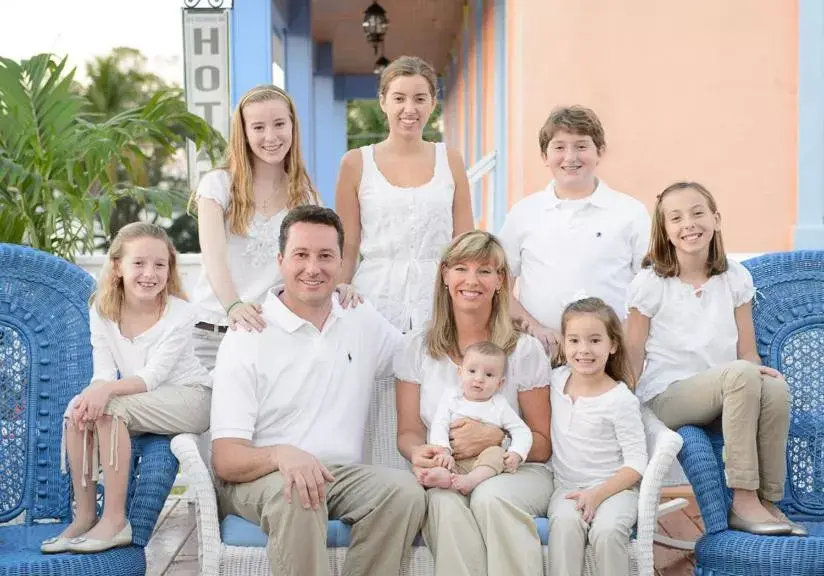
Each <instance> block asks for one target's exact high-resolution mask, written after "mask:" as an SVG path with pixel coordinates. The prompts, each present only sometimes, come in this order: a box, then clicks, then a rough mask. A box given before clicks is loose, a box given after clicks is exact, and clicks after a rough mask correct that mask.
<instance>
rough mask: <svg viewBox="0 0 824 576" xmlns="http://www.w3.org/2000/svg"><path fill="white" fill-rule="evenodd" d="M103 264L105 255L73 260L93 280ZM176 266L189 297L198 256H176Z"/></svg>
mask: <svg viewBox="0 0 824 576" xmlns="http://www.w3.org/2000/svg"><path fill="white" fill-rule="evenodd" d="M105 263H106V255H105V254H93V255H90V256H88V255H83V256H78V257H77V258H76V259H75V264H77V265H78V266H80V267H81V268H83V269H84V270H85V271H86V272H88V273H89V274H91V275H92V276H94V278H95V280H97V279H98V278H99V277H100V271H101V270H102V269H103V264H105ZM177 266H178V270H179V271H180V276H181V278H180V279H181V280H183V288H184V289H185V290H186V293H187V294H188V295H189V296H191V295H192V291H193V290H194V288H195V284H196V283H197V279H198V276H200V254H178V257H177Z"/></svg>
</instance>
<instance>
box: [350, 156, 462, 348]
mask: <svg viewBox="0 0 824 576" xmlns="http://www.w3.org/2000/svg"><path fill="white" fill-rule="evenodd" d="M360 150H361V153H362V155H363V173H362V176H361V182H360V188H359V189H358V202H359V204H360V220H361V242H360V256H361V261H360V264H359V265H358V269H357V271H356V273H355V277H354V279H353V281H352V283H353V285H354V286H355V289H356V290H357V291H358V293H360V294H362V295H363V296H364V297H365V298H367V299H368V300H369V301H370V302H372V304H373V305H375V306H376V307H377V309H378V310H379V311H380V312H381V314H383V315H384V316H385V317H386V319H387V320H389V321H390V322H391V323H392V324H393V325H394V326H395V327H396V328H398V329H399V330H402V331H404V332H407V331H409V330H414V329H418V328H420V327H422V326H423V325H424V324H425V323H426V322H427V321H428V320H429V318H430V317H431V315H432V300H433V297H434V291H435V279H436V277H437V274H438V263H439V262H440V258H441V252H442V251H443V249H444V247H445V246H446V245H447V244H448V243H449V242H450V240H452V198H453V196H454V195H455V182H454V180H453V178H452V171H451V170H450V169H449V159H448V157H447V152H446V145H445V144H443V143H438V144H436V145H435V171H434V174H433V176H432V179H431V180H430V181H429V182H427V183H426V184H424V185H422V186H417V187H411V188H402V187H398V186H393V185H392V184H390V183H389V181H388V180H387V179H386V177H385V176H384V175H383V174H382V173H381V171H380V170H379V169H378V166H377V164H376V163H375V156H374V148H373V147H372V146H365V147H363V148H361V149H360Z"/></svg>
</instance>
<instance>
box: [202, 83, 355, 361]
mask: <svg viewBox="0 0 824 576" xmlns="http://www.w3.org/2000/svg"><path fill="white" fill-rule="evenodd" d="M192 200H193V201H196V202H197V217H198V234H199V237H200V248H201V256H202V259H203V266H202V268H201V273H200V278H199V279H198V283H197V285H196V287H195V289H194V295H193V298H192V300H193V302H194V303H195V304H197V305H198V306H199V307H200V309H201V311H200V314H199V317H198V322H197V324H196V325H195V352H196V353H197V356H198V358H199V359H200V361H201V363H202V364H203V365H204V366H205V367H206V368H207V369H209V370H211V369H212V368H213V367H214V363H215V356H216V354H217V349H218V346H219V345H220V342H221V340H223V335H224V334H225V333H226V330H227V329H228V328H231V329H233V330H234V329H236V328H238V327H239V328H242V329H245V330H258V331H260V330H262V329H263V328H264V326H265V322H264V320H263V317H262V316H261V304H262V303H263V300H264V299H265V296H266V292H267V291H268V290H269V289H270V288H272V287H273V286H274V285H276V284H277V283H278V282H279V278H280V271H279V269H278V264H277V255H278V240H279V236H280V225H281V222H283V217H284V216H286V212H287V211H288V210H290V209H292V208H294V207H296V206H300V205H303V204H317V203H318V195H317V192H316V191H315V188H314V187H313V185H312V182H311V180H310V179H309V175H308V173H307V172H306V167H305V166H304V163H303V157H302V156H301V150H300V129H299V126H298V118H297V113H296V110H295V105H294V103H293V102H292V99H291V98H290V97H289V95H288V94H287V93H286V92H284V91H283V90H281V89H280V88H278V87H277V86H257V87H255V88H252V89H251V90H249V91H248V92H247V93H246V94H244V95H243V97H242V98H241V99H240V102H239V103H238V106H237V108H236V109H235V112H234V114H233V115H232V129H231V135H230V137H229V150H228V154H227V159H226V165H225V166H224V167H223V168H221V169H218V170H213V171H212V172H209V173H208V174H206V175H204V176H203V178H202V179H201V181H200V184H199V185H198V188H197V191H196V192H195V193H194V194H193V196H192ZM339 291H340V292H341V304H343V305H344V306H346V305H348V304H349V302H350V301H351V300H352V299H353V298H355V296H354V295H353V294H351V292H350V291H349V289H348V286H341V287H339Z"/></svg>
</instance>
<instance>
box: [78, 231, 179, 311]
mask: <svg viewBox="0 0 824 576" xmlns="http://www.w3.org/2000/svg"><path fill="white" fill-rule="evenodd" d="M138 238H155V239H157V240H161V241H163V242H165V243H166V248H168V249H169V278H168V279H167V281H166V288H164V290H163V292H162V293H161V294H160V298H161V301H160V307H161V309H163V308H165V306H166V302H167V301H168V298H169V295H171V296H175V297H177V298H180V299H181V300H186V292H185V291H184V290H183V282H182V281H181V279H180V272H179V271H178V268H177V251H176V250H175V246H174V244H172V241H171V240H170V239H169V236H168V235H167V234H166V231H165V230H164V229H163V228H161V227H160V226H157V225H156V224H151V223H149V222H132V223H131V224H127V225H126V226H124V227H123V228H121V229H120V231H119V232H118V233H117V236H115V237H114V240H112V245H111V247H110V248H109V254H108V257H107V260H106V264H105V265H104V267H103V271H102V272H101V274H100V279H99V280H98V281H97V290H95V291H94V293H93V294H92V295H91V298H89V305H95V306H96V307H97V312H98V314H100V315H101V316H102V317H103V318H107V319H109V320H111V321H112V322H118V323H119V322H120V310H121V307H122V306H123V300H124V299H125V289H124V288H123V278H122V277H121V276H119V275H118V274H117V270H118V266H120V263H121V262H122V261H123V256H124V254H125V251H126V245H127V244H128V243H129V242H131V241H132V240H137V239H138Z"/></svg>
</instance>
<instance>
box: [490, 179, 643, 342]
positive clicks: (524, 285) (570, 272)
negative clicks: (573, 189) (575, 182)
mask: <svg viewBox="0 0 824 576" xmlns="http://www.w3.org/2000/svg"><path fill="white" fill-rule="evenodd" d="M649 232H650V217H649V213H648V212H647V209H646V207H645V206H644V204H642V203H641V202H640V201H639V200H636V199H635V198H633V197H632V196H628V195H626V194H622V193H620V192H616V191H615V190H612V189H611V188H610V187H609V186H607V185H606V184H605V183H604V182H602V181H600V180H599V182H598V187H597V188H596V189H595V192H594V193H592V194H591V195H590V196H588V197H586V198H583V199H581V200H561V199H559V198H558V196H557V195H556V194H555V185H554V182H550V183H549V186H547V188H546V190H543V191H541V192H536V193H535V194H532V195H530V196H527V197H526V198H524V199H523V200H521V201H520V202H518V203H517V204H515V206H513V207H512V210H511V211H510V212H509V215H508V216H507V217H506V221H505V222H504V226H503V228H502V229H501V233H500V238H501V242H502V243H503V245H504V248H505V249H506V254H507V259H508V260H509V266H510V267H511V269H512V274H513V276H515V277H519V278H520V280H519V300H520V301H521V304H523V306H524V308H526V310H527V312H529V313H530V314H532V315H533V316H534V317H535V319H536V320H538V321H539V322H540V323H541V324H543V325H544V326H547V327H549V328H552V329H555V330H559V329H560V327H561V314H562V312H563V311H564V307H566V305H567V304H569V303H571V302H573V301H574V300H577V299H579V298H584V297H590V296H597V297H598V298H601V299H602V300H604V301H605V302H606V303H607V304H609V305H610V306H612V307H613V308H614V309H615V312H616V313H617V314H618V317H619V318H624V316H626V305H625V301H626V295H627V288H628V286H629V283H630V282H631V281H632V278H633V276H635V274H636V273H637V272H638V270H640V269H641V260H642V259H643V257H644V254H646V252H647V249H648V245H649Z"/></svg>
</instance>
